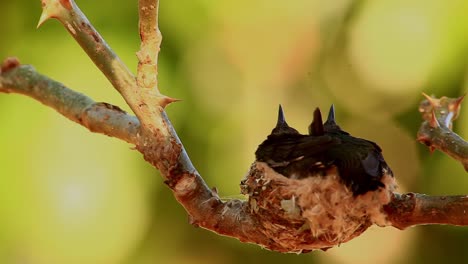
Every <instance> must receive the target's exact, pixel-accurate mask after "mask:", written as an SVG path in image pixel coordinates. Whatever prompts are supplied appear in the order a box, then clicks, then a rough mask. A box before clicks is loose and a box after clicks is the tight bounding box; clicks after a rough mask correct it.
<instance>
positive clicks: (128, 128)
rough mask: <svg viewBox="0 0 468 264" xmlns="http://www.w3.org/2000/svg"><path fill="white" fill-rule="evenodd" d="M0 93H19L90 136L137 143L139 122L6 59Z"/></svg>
mask: <svg viewBox="0 0 468 264" xmlns="http://www.w3.org/2000/svg"><path fill="white" fill-rule="evenodd" d="M0 92H3V93H19V94H23V95H27V96H29V97H32V98H34V99H36V100H37V101H39V102H41V103H43V104H45V105H47V106H49V107H51V108H53V109H55V110H56V111H57V112H59V113H60V114H62V115H63V116H65V117H66V118H68V119H70V120H71V121H73V122H76V123H78V124H80V125H82V126H84V127H86V128H88V129H89V130H90V131H91V132H96V133H101V134H105V135H108V136H110V137H115V138H119V139H122V140H124V141H126V142H128V143H133V144H135V143H136V142H137V133H138V131H139V128H140V122H139V121H138V119H137V118H136V117H134V116H131V115H128V114H127V113H126V112H124V111H123V110H121V109H120V108H119V107H117V106H113V105H110V104H107V103H96V102H95V101H93V100H92V99H91V98H89V97H87V96H85V95H83V94H81V93H78V92H75V91H73V90H71V89H69V88H67V87H65V86H64V85H63V84H61V83H59V82H56V81H54V80H51V79H50V78H48V77H46V76H44V75H41V74H39V73H38V72H36V70H35V69H34V68H33V67H32V66H30V65H21V66H20V65H19V62H18V61H17V60H16V59H13V58H9V59H7V60H5V61H4V63H3V64H2V71H0Z"/></svg>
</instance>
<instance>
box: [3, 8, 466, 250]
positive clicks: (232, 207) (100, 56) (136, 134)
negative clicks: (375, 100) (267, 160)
mask: <svg viewBox="0 0 468 264" xmlns="http://www.w3.org/2000/svg"><path fill="white" fill-rule="evenodd" d="M42 3H43V8H44V12H43V14H42V16H41V19H40V22H39V25H40V24H42V23H43V22H44V21H45V20H47V19H48V18H57V19H58V20H60V21H61V22H62V24H64V26H65V28H66V29H67V30H68V32H70V33H71V34H72V36H73V37H74V38H75V39H76V40H77V42H78V43H80V45H81V46H82V47H83V49H84V50H85V51H86V52H87V53H88V55H89V56H90V58H91V59H92V60H93V62H94V63H95V64H96V65H97V66H98V68H99V69H100V70H101V71H102V72H103V73H104V74H105V75H106V76H107V78H108V79H109V81H110V82H111V83H112V84H113V85H114V87H115V88H116V89H117V90H118V91H119V92H120V93H121V94H122V96H123V97H124V98H125V100H126V102H127V103H128V104H129V106H130V107H131V109H132V110H133V112H134V113H135V114H136V117H134V116H131V115H128V114H127V113H125V112H123V111H122V110H120V109H119V108H118V107H116V106H111V105H109V104H105V103H96V102H94V101H93V100H92V99H91V98H89V97H87V96H85V95H83V94H81V93H78V92H75V91H73V90H71V89H69V88H67V87H65V86H64V85H62V84H60V83H58V82H56V81H53V80H51V79H49V78H47V77H46V76H44V75H41V74H39V73H37V72H36V71H35V70H34V69H33V68H32V67H31V66H27V65H19V62H18V61H16V60H14V59H9V60H6V61H5V62H4V63H3V65H2V70H1V71H0V92H2V93H19V94H23V95H27V96H30V97H32V98H34V99H36V100H38V101H40V102H42V103H43V104H45V105H47V106H49V107H51V108H53V109H55V110H57V111H58V112H59V113H61V114H62V115H64V116H65V117H67V118H69V119H70V120H72V121H74V122H77V123H78V124H80V125H83V126H85V127H87V128H88V129H89V130H91V131H92V132H97V133H102V134H106V135H109V136H112V137H117V138H120V139H122V140H125V141H127V142H129V143H132V144H135V146H136V149H137V150H139V151H140V152H141V153H142V154H143V156H144V158H145V160H147V161H148V162H149V163H151V164H153V165H154V166H155V167H156V168H158V169H159V171H160V172H161V175H162V176H163V177H164V179H165V183H166V184H167V185H168V186H169V187H170V188H171V190H172V191H173V194H174V196H175V198H176V199H177V200H178V201H179V202H180V204H181V205H182V206H183V207H184V208H185V209H186V211H187V213H188V214H189V215H190V219H191V223H192V224H193V225H195V226H200V227H203V228H205V229H208V230H211V231H214V232H216V233H218V234H221V235H226V236H230V237H235V238H237V239H239V240H240V241H243V242H248V243H254V244H258V245H260V246H262V247H265V248H267V249H271V250H276V251H280V252H291V251H293V252H305V251H302V250H309V249H311V248H314V245H323V243H322V242H321V241H320V239H318V238H316V239H315V240H310V241H308V242H309V244H307V245H299V246H296V245H294V246H292V245H291V244H284V243H281V242H279V241H280V240H278V239H281V238H278V237H274V236H272V234H277V233H274V232H272V231H271V229H272V228H276V229H278V228H284V230H283V229H282V230H281V232H286V233H288V235H289V236H291V237H293V238H294V236H296V235H297V233H295V232H297V231H298V230H302V226H299V227H297V226H294V223H280V224H278V223H277V222H275V217H276V216H275V215H270V213H268V212H265V215H262V216H261V217H259V215H258V214H257V212H254V211H255V205H253V204H251V203H248V202H246V201H242V200H236V199H233V200H229V201H226V202H223V201H222V200H221V199H220V198H219V196H218V194H217V193H216V191H214V190H212V189H210V188H209V187H208V186H207V184H206V183H205V182H204V180H203V178H202V177H201V176H200V175H199V174H198V172H197V171H196V170H195V168H194V166H193V165H192V163H191V161H190V159H189V157H188V155H187V153H186V151H185V150H184V148H183V145H182V143H181V142H180V140H179V138H178V136H177V134H176V132H175V130H174V128H173V126H172V125H171V123H170V121H169V119H168V117H167V115H166V114H165V112H164V108H165V106H166V105H167V104H168V103H170V102H173V101H174V100H173V99H171V98H169V97H167V96H164V95H162V94H161V93H160V92H159V90H158V87H157V56H158V52H159V45H160V43H161V39H162V37H161V34H160V32H159V29H158V26H157V17H158V1H156V0H140V1H139V9H140V11H139V15H140V36H141V39H142V46H141V50H140V51H139V52H138V58H139V66H138V75H137V78H135V77H134V76H133V74H132V73H131V72H130V71H129V70H128V68H127V67H126V66H125V65H124V64H123V63H122V61H121V60H120V59H119V58H118V57H117V55H115V53H114V52H113V51H112V50H111V49H110V47H108V45H107V44H106V43H105V41H104V39H103V38H102V37H101V36H100V35H99V33H98V32H97V31H96V30H95V29H94V28H93V27H92V26H91V24H90V22H89V21H88V20H87V19H86V17H85V16H84V14H83V13H82V12H81V11H80V10H79V9H78V7H77V6H76V4H75V3H74V2H73V1H72V0H43V1H42ZM460 102H461V100H460ZM452 108H453V105H452ZM456 108H457V111H456V113H457V114H458V109H459V103H458V104H457V107H456ZM452 110H453V109H452ZM457 114H455V112H453V111H452V117H451V118H450V122H448V123H447V119H440V120H439V119H437V118H434V117H433V116H435V115H434V114H431V118H430V119H428V120H427V121H426V122H427V124H426V125H429V126H430V128H424V129H423V132H424V131H426V132H427V131H429V132H431V129H435V127H434V125H435V124H436V123H435V121H434V120H436V121H437V122H439V123H441V122H442V123H443V124H445V126H446V127H450V126H451V121H452V120H453V119H454V117H456V115H457ZM423 125H424V124H423ZM421 135H424V134H421ZM437 136H440V134H430V135H429V136H428V137H429V139H430V142H431V143H430V146H434V147H437V146H438V144H437V143H435V142H437V141H436V138H437ZM420 140H421V141H423V142H428V141H426V140H427V137H426V138H424V139H421V137H420ZM447 140H448V139H447ZM440 149H443V147H440ZM451 149H452V148H451ZM452 150H456V149H455V147H453V149H452ZM457 155H458V154H457ZM467 203H468V199H467V197H466V196H443V197H437V196H434V197H432V196H426V195H422V194H412V193H410V194H404V195H401V194H393V196H392V197H391V201H390V203H388V204H386V205H385V206H383V208H382V210H380V211H381V214H382V216H383V217H385V218H386V219H388V220H389V221H388V223H389V225H392V226H395V227H397V228H400V229H403V228H406V227H408V226H413V225H419V224H452V225H468V216H467V215H466V209H467V208H468V204H467ZM367 227H368V226H363V227H362V228H361V229H359V230H356V232H357V233H356V234H360V233H362V232H363V231H364V230H365V229H366V228H367ZM301 232H304V230H302V231H301ZM314 243H315V244H314ZM301 246H302V248H301ZM315 248H320V247H319V246H316V247H315Z"/></svg>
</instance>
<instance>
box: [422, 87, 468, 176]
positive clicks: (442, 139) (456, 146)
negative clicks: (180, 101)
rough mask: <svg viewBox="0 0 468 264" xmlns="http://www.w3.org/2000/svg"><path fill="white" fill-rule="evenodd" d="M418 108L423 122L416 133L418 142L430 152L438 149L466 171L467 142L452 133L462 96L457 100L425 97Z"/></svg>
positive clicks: (467, 167) (467, 162)
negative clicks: (460, 164)
mask: <svg viewBox="0 0 468 264" xmlns="http://www.w3.org/2000/svg"><path fill="white" fill-rule="evenodd" d="M424 96H425V97H426V100H423V101H422V102H421V104H420V106H419V112H421V115H422V118H423V119H424V120H425V121H424V122H423V123H422V124H421V127H420V128H419V131H418V136H417V137H418V141H419V142H421V143H423V144H425V145H427V146H428V147H429V150H430V151H431V152H432V151H434V150H435V149H438V150H440V151H442V152H444V153H446V154H448V155H449V156H451V157H452V158H454V159H456V160H458V161H460V162H461V163H462V165H463V167H464V168H465V170H466V171H468V142H466V141H465V140H464V139H463V138H461V137H460V136H459V135H457V134H456V133H455V132H453V131H452V125H453V121H454V120H455V119H456V118H457V117H458V114H459V112H460V107H461V103H462V101H463V99H464V97H465V96H464V95H463V96H461V97H458V98H448V97H445V96H443V97H441V98H439V99H438V98H435V97H431V96H428V95H425V94H424Z"/></svg>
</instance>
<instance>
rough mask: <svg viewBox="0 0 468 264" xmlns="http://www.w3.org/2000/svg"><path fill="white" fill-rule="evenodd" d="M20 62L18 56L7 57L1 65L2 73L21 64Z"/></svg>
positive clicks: (0, 70)
mask: <svg viewBox="0 0 468 264" xmlns="http://www.w3.org/2000/svg"><path fill="white" fill-rule="evenodd" d="M20 64H21V63H20V62H19V60H18V58H16V57H8V58H6V59H5V60H4V61H3V62H2V64H1V65H0V73H1V72H7V71H9V70H12V69H14V68H16V67H18V66H20Z"/></svg>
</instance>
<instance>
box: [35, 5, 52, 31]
mask: <svg viewBox="0 0 468 264" xmlns="http://www.w3.org/2000/svg"><path fill="white" fill-rule="evenodd" d="M49 18H51V16H50V14H49V12H47V8H46V7H44V8H43V10H42V14H41V17H40V18H39V22H38V23H37V26H36V28H39V27H40V26H42V24H44V22H46V21H47V20H48V19H49Z"/></svg>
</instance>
